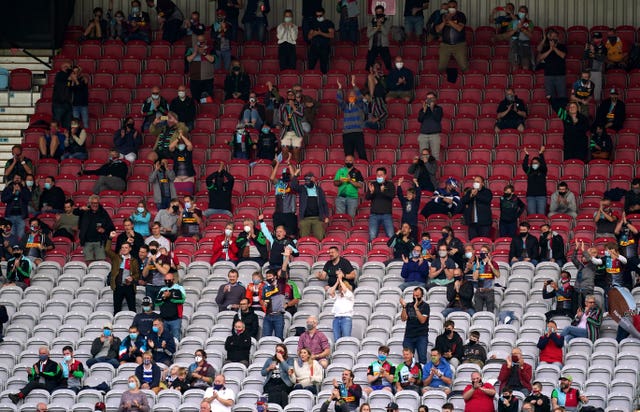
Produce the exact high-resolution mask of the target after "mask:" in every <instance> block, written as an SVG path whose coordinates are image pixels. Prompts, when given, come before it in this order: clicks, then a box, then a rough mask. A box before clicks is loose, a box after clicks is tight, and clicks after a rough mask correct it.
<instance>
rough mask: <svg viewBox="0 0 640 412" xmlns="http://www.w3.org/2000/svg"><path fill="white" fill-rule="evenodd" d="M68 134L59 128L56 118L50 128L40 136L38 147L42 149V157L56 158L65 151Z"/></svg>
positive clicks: (58, 158)
mask: <svg viewBox="0 0 640 412" xmlns="http://www.w3.org/2000/svg"><path fill="white" fill-rule="evenodd" d="M66 134H68V132H66V131H65V132H63V131H62V130H60V129H58V122H56V121H55V120H53V121H51V123H49V130H46V131H45V132H44V134H43V135H42V136H40V137H39V138H38V147H39V149H40V159H52V158H53V159H56V160H60V157H61V156H62V154H63V153H64V143H65V140H66Z"/></svg>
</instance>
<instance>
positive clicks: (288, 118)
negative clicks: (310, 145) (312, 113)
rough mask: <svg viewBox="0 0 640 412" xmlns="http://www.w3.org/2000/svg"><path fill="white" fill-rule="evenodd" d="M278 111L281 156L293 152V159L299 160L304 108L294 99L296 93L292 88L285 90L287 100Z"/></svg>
mask: <svg viewBox="0 0 640 412" xmlns="http://www.w3.org/2000/svg"><path fill="white" fill-rule="evenodd" d="M278 113H279V116H280V128H281V132H280V146H281V148H282V158H283V159H284V158H285V156H288V157H289V156H291V154H293V158H294V159H295V160H300V148H301V147H302V137H303V136H304V126H303V121H304V108H303V107H302V105H301V104H300V102H298V101H297V100H296V94H295V93H294V92H293V90H287V101H286V103H284V104H281V105H280V109H279V111H278Z"/></svg>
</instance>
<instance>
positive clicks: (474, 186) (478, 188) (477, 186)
mask: <svg viewBox="0 0 640 412" xmlns="http://www.w3.org/2000/svg"><path fill="white" fill-rule="evenodd" d="M473 188H474V189H475V190H480V183H478V182H473Z"/></svg>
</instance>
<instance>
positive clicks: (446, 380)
mask: <svg viewBox="0 0 640 412" xmlns="http://www.w3.org/2000/svg"><path fill="white" fill-rule="evenodd" d="M422 377H423V381H422V384H423V388H422V392H423V393H427V392H429V391H432V390H436V391H442V392H444V393H445V394H446V395H448V394H449V393H451V384H452V383H453V371H452V370H451V365H449V362H447V361H446V360H445V359H443V358H442V354H441V353H440V351H438V349H436V348H433V349H431V360H430V361H429V362H427V363H425V364H424V366H423V367H422Z"/></svg>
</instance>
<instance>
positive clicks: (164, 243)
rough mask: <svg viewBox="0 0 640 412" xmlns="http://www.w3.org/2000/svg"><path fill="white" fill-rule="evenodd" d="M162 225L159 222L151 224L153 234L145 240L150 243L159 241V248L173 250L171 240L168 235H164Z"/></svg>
mask: <svg viewBox="0 0 640 412" xmlns="http://www.w3.org/2000/svg"><path fill="white" fill-rule="evenodd" d="M160 229H161V225H160V223H158V222H153V223H152V224H151V236H149V237H148V238H146V239H145V240H144V243H146V244H147V245H150V244H151V242H153V241H155V242H156V243H158V247H159V248H165V249H166V250H171V242H170V241H169V239H167V238H166V237H164V236H162V234H161V232H160Z"/></svg>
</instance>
